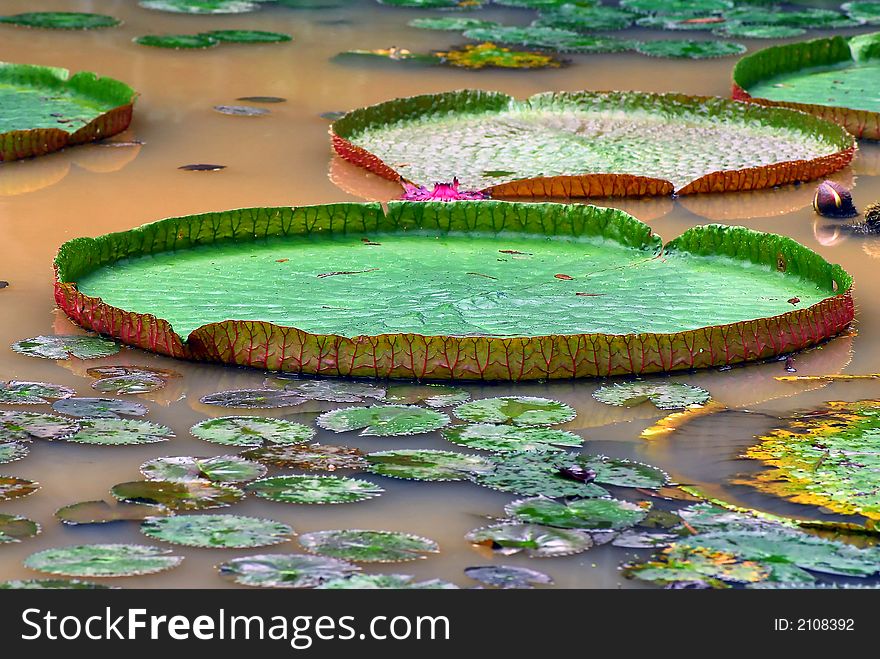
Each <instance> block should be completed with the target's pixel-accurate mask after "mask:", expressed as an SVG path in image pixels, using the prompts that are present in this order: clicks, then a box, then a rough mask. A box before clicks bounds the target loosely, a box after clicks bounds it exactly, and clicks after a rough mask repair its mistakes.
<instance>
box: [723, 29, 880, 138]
mask: <svg viewBox="0 0 880 659" xmlns="http://www.w3.org/2000/svg"><path fill="white" fill-rule="evenodd" d="M878 76H880V32H873V33H871V34H864V35H859V36H855V37H849V38H846V37H828V38H824V39H813V40H811V41H799V42H797V43H790V44H784V45H780V46H771V47H770V48H765V49H763V50H759V51H757V52H755V53H751V54H750V55H748V56H746V57H743V58H742V59H741V60H740V61H739V62H737V65H736V67H735V68H734V70H733V96H734V98H737V99H740V100H745V101H754V102H756V103H760V104H762V105H777V106H783V107H787V108H794V109H797V110H802V111H804V112H809V113H810V114H813V115H815V116H817V117H822V118H824V119H828V120H829V121H835V122H837V123H839V124H840V125H841V126H843V127H844V128H846V129H847V130H848V131H849V132H850V133H852V134H853V135H856V136H857V137H863V138H867V139H873V140H876V139H880V98H878V97H877V93H876V92H877V85H876V81H877V77H878Z"/></svg>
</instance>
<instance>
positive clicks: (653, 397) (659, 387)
mask: <svg viewBox="0 0 880 659" xmlns="http://www.w3.org/2000/svg"><path fill="white" fill-rule="evenodd" d="M593 398H595V399H596V400H598V401H599V402H600V403H606V404H607V405H619V406H621V407H634V406H636V405H641V404H642V403H644V402H647V401H650V402H652V403H653V404H654V405H655V406H656V407H658V408H659V409H661V410H677V409H683V408H686V407H690V406H691V405H702V404H704V403H706V402H708V401H709V399H710V396H709V392H708V391H706V390H705V389H701V388H700V387H695V386H693V385H690V384H684V383H682V382H654V381H647V382H623V383H619V384H611V385H606V386H604V387H600V388H599V389H597V390H596V391H594V392H593Z"/></svg>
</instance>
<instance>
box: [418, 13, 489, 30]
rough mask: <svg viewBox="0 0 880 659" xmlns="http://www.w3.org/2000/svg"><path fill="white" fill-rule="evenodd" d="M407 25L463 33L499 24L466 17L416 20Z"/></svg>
mask: <svg viewBox="0 0 880 659" xmlns="http://www.w3.org/2000/svg"><path fill="white" fill-rule="evenodd" d="M407 25H409V26H410V27H417V28H419V29H422V30H450V31H452V32H462V31H464V30H470V29H473V28H477V27H495V26H497V25H498V23H496V22H495V21H485V20H482V19H479V18H470V17H465V16H439V17H431V18H414V19H413V20H411V21H410V22H409V23H407Z"/></svg>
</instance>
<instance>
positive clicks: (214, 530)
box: [141, 515, 293, 549]
mask: <svg viewBox="0 0 880 659" xmlns="http://www.w3.org/2000/svg"><path fill="white" fill-rule="evenodd" d="M141 533H143V534H144V535H145V536H147V537H148V538H153V539H154V540H163V541H164V542H171V543H173V544H176V545H186V546H187V547H218V548H224V549H243V548H245V547H266V546H269V545H277V544H279V543H282V542H287V541H288V540H290V539H291V538H292V535H293V529H292V528H290V527H289V526H288V525H287V524H282V523H280V522H273V521H272V520H268V519H259V518H257V517H243V516H242V515H175V516H173V517H158V518H153V519H148V520H145V521H144V523H143V524H141Z"/></svg>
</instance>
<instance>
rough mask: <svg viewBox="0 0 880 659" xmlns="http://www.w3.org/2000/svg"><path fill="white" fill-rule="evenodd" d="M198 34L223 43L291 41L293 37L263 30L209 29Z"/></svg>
mask: <svg viewBox="0 0 880 659" xmlns="http://www.w3.org/2000/svg"><path fill="white" fill-rule="evenodd" d="M199 36H202V37H208V38H210V39H216V40H217V41H221V42H223V43H282V42H285V41H292V40H293V37H292V36H290V35H289V34H284V33H283V32H267V31H265V30H211V31H210V32H202V33H201V34H200V35H199Z"/></svg>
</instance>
